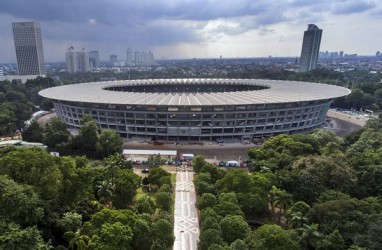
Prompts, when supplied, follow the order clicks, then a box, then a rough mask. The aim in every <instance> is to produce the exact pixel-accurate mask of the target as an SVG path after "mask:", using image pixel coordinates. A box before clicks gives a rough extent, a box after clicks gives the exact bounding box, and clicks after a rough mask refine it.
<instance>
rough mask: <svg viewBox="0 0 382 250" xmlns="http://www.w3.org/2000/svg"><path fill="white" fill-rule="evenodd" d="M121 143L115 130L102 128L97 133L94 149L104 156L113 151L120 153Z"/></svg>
mask: <svg viewBox="0 0 382 250" xmlns="http://www.w3.org/2000/svg"><path fill="white" fill-rule="evenodd" d="M122 145H123V141H122V138H121V136H120V135H119V134H118V133H117V132H116V131H114V130H110V129H104V130H102V132H101V134H100V135H99V138H98V142H97V146H96V149H97V153H99V154H100V155H102V157H105V156H110V155H112V154H114V153H121V151H122V148H123V147H122Z"/></svg>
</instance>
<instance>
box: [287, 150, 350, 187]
mask: <svg viewBox="0 0 382 250" xmlns="http://www.w3.org/2000/svg"><path fill="white" fill-rule="evenodd" d="M293 168H296V169H299V170H301V171H302V173H303V174H307V175H311V176H316V177H317V178H318V180H319V182H320V183H321V184H322V185H323V186H324V187H325V188H327V189H335V190H338V191H342V192H345V193H346V192H349V191H350V190H351V189H352V188H353V187H354V185H355V183H356V180H357V178H356V173H355V171H354V170H353V169H352V168H351V167H350V166H348V165H347V164H345V163H344V162H340V161H337V160H336V159H334V158H332V157H325V156H308V157H302V158H300V159H299V160H298V161H296V162H295V163H294V165H293Z"/></svg>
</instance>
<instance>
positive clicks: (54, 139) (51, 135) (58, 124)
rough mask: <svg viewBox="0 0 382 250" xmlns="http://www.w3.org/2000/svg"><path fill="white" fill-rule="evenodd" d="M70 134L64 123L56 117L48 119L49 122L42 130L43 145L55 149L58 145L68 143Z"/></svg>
mask: <svg viewBox="0 0 382 250" xmlns="http://www.w3.org/2000/svg"><path fill="white" fill-rule="evenodd" d="M69 136H70V132H69V131H68V128H67V126H66V124H65V123H64V122H62V121H61V120H60V118H58V117H54V118H52V119H50V121H49V122H48V123H47V124H45V128H44V133H43V137H44V143H45V144H46V145H47V146H48V147H49V148H52V149H55V148H57V147H58V146H59V145H60V144H64V143H67V142H68V139H69Z"/></svg>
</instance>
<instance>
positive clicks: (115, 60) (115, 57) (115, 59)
mask: <svg viewBox="0 0 382 250" xmlns="http://www.w3.org/2000/svg"><path fill="white" fill-rule="evenodd" d="M117 61H118V57H117V55H110V64H111V65H112V66H113V65H114V63H116V62H117Z"/></svg>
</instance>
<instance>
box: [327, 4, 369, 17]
mask: <svg viewBox="0 0 382 250" xmlns="http://www.w3.org/2000/svg"><path fill="white" fill-rule="evenodd" d="M375 7H376V4H375V3H374V2H372V1H362V0H352V1H346V2H344V3H340V4H336V5H334V6H333V9H332V13H333V14H340V15H346V14H353V13H361V12H365V11H368V10H371V9H373V8H375Z"/></svg>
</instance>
